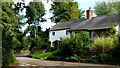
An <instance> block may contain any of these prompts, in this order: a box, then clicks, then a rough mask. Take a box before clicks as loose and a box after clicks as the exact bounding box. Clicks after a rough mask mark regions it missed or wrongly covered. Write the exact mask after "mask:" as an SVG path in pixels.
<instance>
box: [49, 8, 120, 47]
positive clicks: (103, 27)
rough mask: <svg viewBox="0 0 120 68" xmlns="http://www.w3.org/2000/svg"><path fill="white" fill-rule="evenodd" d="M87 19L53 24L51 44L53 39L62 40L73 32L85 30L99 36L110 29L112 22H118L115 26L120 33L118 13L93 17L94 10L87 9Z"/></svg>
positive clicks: (50, 35)
mask: <svg viewBox="0 0 120 68" xmlns="http://www.w3.org/2000/svg"><path fill="white" fill-rule="evenodd" d="M86 16H87V19H83V20H76V21H66V22H59V23H58V24H56V25H55V26H53V27H52V28H51V29H50V31H49V41H50V42H51V46H52V45H53V41H55V40H60V38H69V37H70V34H71V32H75V31H80V30H84V31H87V32H88V33H89V35H90V37H91V38H93V37H97V36H99V35H100V33H101V32H104V31H107V30H109V29H110V26H111V25H112V24H117V25H116V26H115V28H116V30H117V31H118V32H117V33H120V25H119V24H120V23H119V20H120V17H119V16H118V14H112V15H106V16H99V17H91V16H92V10H91V9H89V10H87V15H86Z"/></svg>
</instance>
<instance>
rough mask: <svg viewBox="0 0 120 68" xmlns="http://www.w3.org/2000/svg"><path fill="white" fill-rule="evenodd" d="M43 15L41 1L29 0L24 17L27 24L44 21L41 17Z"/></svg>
mask: <svg viewBox="0 0 120 68" xmlns="http://www.w3.org/2000/svg"><path fill="white" fill-rule="evenodd" d="M44 15H45V9H44V5H43V3H42V2H30V3H29V4H28V6H26V17H27V19H28V20H27V23H28V24H29V25H30V24H38V23H39V22H42V21H44V19H43V18H42V17H43V16H44Z"/></svg>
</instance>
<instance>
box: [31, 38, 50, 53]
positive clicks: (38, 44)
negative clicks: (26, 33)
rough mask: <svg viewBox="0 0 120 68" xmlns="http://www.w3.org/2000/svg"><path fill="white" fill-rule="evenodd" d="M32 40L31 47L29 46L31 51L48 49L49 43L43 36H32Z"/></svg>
mask: <svg viewBox="0 0 120 68" xmlns="http://www.w3.org/2000/svg"><path fill="white" fill-rule="evenodd" d="M29 39H30V42H31V47H30V48H29V50H30V51H31V52H34V51H35V50H36V49H46V48H47V45H48V44H47V43H46V42H45V41H44V39H43V38H41V37H39V36H37V38H35V39H34V38H30V37H29Z"/></svg>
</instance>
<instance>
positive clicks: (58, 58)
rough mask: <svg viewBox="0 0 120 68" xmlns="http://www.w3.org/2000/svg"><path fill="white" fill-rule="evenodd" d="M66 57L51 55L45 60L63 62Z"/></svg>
mask: <svg viewBox="0 0 120 68" xmlns="http://www.w3.org/2000/svg"><path fill="white" fill-rule="evenodd" d="M65 58H66V57H65V56H61V55H51V56H48V57H47V60H55V61H65V60H66V59H65Z"/></svg>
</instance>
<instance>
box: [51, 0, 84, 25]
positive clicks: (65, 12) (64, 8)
mask: <svg viewBox="0 0 120 68" xmlns="http://www.w3.org/2000/svg"><path fill="white" fill-rule="evenodd" d="M51 12H52V13H53V17H52V18H51V19H52V21H54V22H55V23H57V22H64V21H73V20H79V19H83V16H84V12H85V11H82V9H80V10H79V9H78V3H77V2H53V4H52V8H51Z"/></svg>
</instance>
